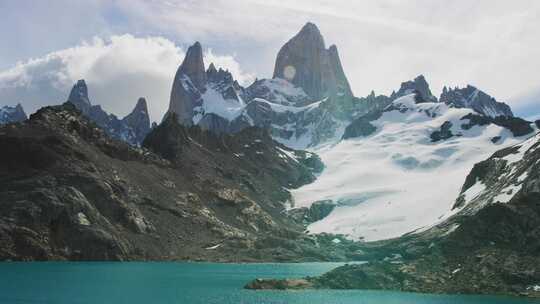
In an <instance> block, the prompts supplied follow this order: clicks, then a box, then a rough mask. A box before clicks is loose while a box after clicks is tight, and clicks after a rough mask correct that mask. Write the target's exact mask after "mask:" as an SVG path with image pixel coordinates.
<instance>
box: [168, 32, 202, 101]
mask: <svg viewBox="0 0 540 304" xmlns="http://www.w3.org/2000/svg"><path fill="white" fill-rule="evenodd" d="M181 75H186V76H188V77H189V78H190V80H191V82H193V84H194V85H195V86H196V87H197V88H198V89H199V90H201V89H203V88H204V86H205V84H206V80H207V79H206V73H205V68H204V60H203V50H202V46H201V44H200V43H199V42H198V41H197V42H195V43H194V44H193V45H192V46H190V47H189V48H188V50H187V52H186V57H185V58H184V61H183V62H182V64H181V65H180V68H179V69H178V72H177V76H181ZM175 79H176V77H175Z"/></svg>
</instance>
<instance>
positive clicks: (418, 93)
mask: <svg viewBox="0 0 540 304" xmlns="http://www.w3.org/2000/svg"><path fill="white" fill-rule="evenodd" d="M413 93H414V94H415V99H416V102H417V103H421V102H437V98H436V97H435V96H433V94H432V93H431V90H430V89H429V84H428V83H427V81H426V78H425V77H424V75H420V76H418V77H416V78H415V79H414V80H409V81H406V82H403V83H401V87H400V88H399V91H397V93H393V94H392V96H391V98H392V99H396V98H399V97H402V96H405V95H409V94H413Z"/></svg>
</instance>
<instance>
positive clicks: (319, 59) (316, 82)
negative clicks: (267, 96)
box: [273, 23, 353, 101]
mask: <svg viewBox="0 0 540 304" xmlns="http://www.w3.org/2000/svg"><path fill="white" fill-rule="evenodd" d="M273 77H274V78H282V79H287V80H288V81H290V82H291V83H292V84H294V85H295V86H298V87H301V88H302V89H304V91H305V92H306V93H307V94H308V95H309V96H310V97H311V98H312V99H313V100H314V101H318V100H321V99H322V98H324V97H329V96H333V95H347V96H352V95H353V94H352V91H351V88H350V85H349V82H348V80H347V77H346V76H345V73H344V71H343V67H342V66H341V61H340V59H339V54H338V51H337V47H336V46H335V45H332V46H330V47H329V48H328V49H326V46H325V43H324V39H323V37H322V35H321V33H320V31H319V29H318V28H317V26H316V25H315V24H313V23H307V24H306V25H304V27H303V28H302V29H301V30H300V32H299V33H298V34H296V36H294V37H293V38H292V39H291V40H289V41H288V42H287V43H286V44H285V45H284V46H283V47H282V48H281V49H280V51H279V53H278V55H277V59H276V64H275V68H274V76H273Z"/></svg>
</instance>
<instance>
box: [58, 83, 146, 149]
mask: <svg viewBox="0 0 540 304" xmlns="http://www.w3.org/2000/svg"><path fill="white" fill-rule="evenodd" d="M68 101H69V102H71V103H72V104H74V105H75V107H77V109H79V110H80V111H81V112H82V113H83V114H84V115H86V116H87V117H88V118H90V119H91V120H92V121H93V122H95V123H96V124H97V125H98V126H100V127H101V128H103V130H104V131H105V132H107V133H108V134H109V135H110V136H112V137H114V138H116V139H120V140H123V141H125V142H127V143H129V144H131V145H140V144H141V143H142V141H143V139H144V137H145V136H146V134H148V132H150V117H149V115H148V107H147V104H146V99H145V98H142V97H141V98H139V100H138V101H137V104H136V105H135V108H134V109H133V111H132V112H131V113H130V114H128V115H127V116H126V117H124V118H123V119H119V118H118V117H116V116H115V115H114V114H109V113H107V112H106V111H105V110H103V109H102V108H101V106H100V105H92V103H91V102H90V98H89V97H88V87H87V85H86V82H85V81H84V80H83V79H81V80H79V81H77V83H76V84H75V85H74V86H73V88H72V89H71V92H70V93H69V97H68Z"/></svg>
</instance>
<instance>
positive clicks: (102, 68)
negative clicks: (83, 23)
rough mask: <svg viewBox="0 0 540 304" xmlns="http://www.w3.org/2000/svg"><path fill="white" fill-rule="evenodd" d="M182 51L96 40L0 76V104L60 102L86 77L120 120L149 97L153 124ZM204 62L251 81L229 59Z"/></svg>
mask: <svg viewBox="0 0 540 304" xmlns="http://www.w3.org/2000/svg"><path fill="white" fill-rule="evenodd" d="M183 58H184V51H183V50H182V49H181V48H180V47H178V46H176V45H175V44H174V43H173V42H172V41H170V40H167V39H165V38H162V37H147V38H137V37H134V36H132V35H128V34H126V35H120V36H111V37H110V39H107V40H103V39H101V38H97V37H96V38H94V39H93V40H91V41H88V42H83V43H81V45H79V46H76V47H73V48H68V49H64V50H61V51H57V52H53V53H50V54H47V55H46V56H44V57H41V58H37V59H31V60H28V61H26V62H22V63H18V64H17V65H16V66H15V67H13V68H11V69H9V70H6V71H3V72H0V102H2V103H6V104H14V103H17V102H21V103H22V104H23V106H24V107H25V109H26V110H27V111H28V112H33V111H35V110H36V109H37V108H39V107H41V106H43V105H49V104H58V103H62V102H64V101H65V100H66V99H67V96H68V94H69V90H70V89H71V86H72V85H73V83H74V82H75V81H77V80H78V79H85V80H86V82H87V84H88V86H89V94H90V99H91V102H92V103H93V104H101V105H102V106H103V108H104V109H105V110H107V111H110V112H112V113H114V114H116V115H118V116H120V117H122V116H124V115H126V114H127V113H129V112H130V111H131V110H132V107H134V106H135V103H136V101H137V98H138V97H140V96H144V97H146V99H147V101H148V103H149V108H150V109H149V111H150V114H151V116H152V117H151V118H152V119H153V120H156V121H159V120H160V119H161V117H162V115H163V114H164V113H165V111H166V109H167V107H168V103H169V94H170V89H171V85H172V80H173V78H174V74H175V73H176V70H177V68H178V66H179V65H180V63H181V62H182V60H183ZM205 62H206V63H208V64H209V63H210V62H214V64H215V65H216V66H218V67H222V68H224V69H228V70H229V71H231V73H232V74H233V75H234V76H235V77H236V79H238V80H239V82H241V83H247V82H249V81H251V80H252V78H253V77H252V75H251V74H247V73H244V72H243V71H242V69H241V68H240V65H239V64H238V62H237V61H236V59H235V58H234V56H231V55H223V56H222V55H217V54H215V53H214V52H213V51H212V50H211V49H208V50H206V52H205Z"/></svg>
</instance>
